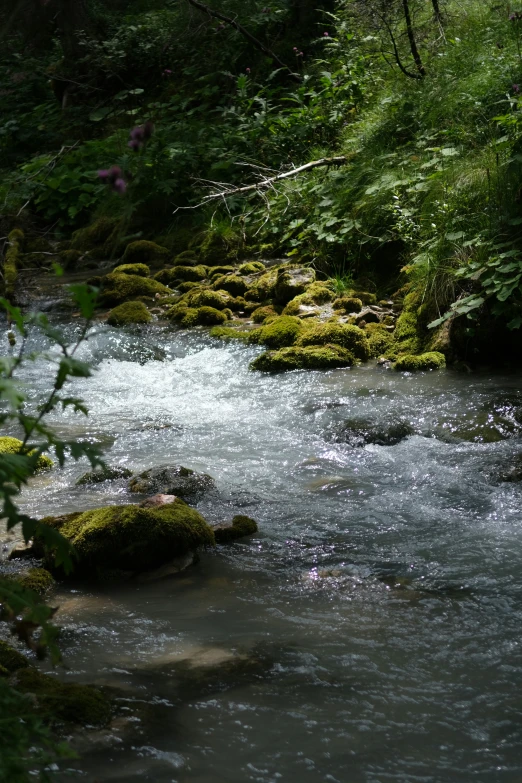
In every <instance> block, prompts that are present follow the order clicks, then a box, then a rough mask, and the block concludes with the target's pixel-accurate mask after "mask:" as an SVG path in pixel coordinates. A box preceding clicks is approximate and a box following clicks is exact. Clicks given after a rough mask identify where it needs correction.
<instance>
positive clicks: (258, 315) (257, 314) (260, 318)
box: [251, 305, 277, 324]
mask: <svg viewBox="0 0 522 783" xmlns="http://www.w3.org/2000/svg"><path fill="white" fill-rule="evenodd" d="M274 315H277V311H276V310H275V308H274V307H272V305H265V306H264V307H257V308H256V309H255V310H254V311H253V313H252V316H251V318H252V320H253V322H254V323H255V324H262V323H263V322H264V321H266V319H267V318H270V317H272V316H274Z"/></svg>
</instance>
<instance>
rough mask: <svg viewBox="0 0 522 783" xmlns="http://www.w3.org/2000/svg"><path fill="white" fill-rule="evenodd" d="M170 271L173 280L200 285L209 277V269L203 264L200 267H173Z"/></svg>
mask: <svg viewBox="0 0 522 783" xmlns="http://www.w3.org/2000/svg"><path fill="white" fill-rule="evenodd" d="M164 271H168V273H169V275H170V278H171V280H173V281H174V280H180V281H182V282H188V283H200V282H201V281H202V280H205V278H206V277H207V268H206V267H205V266H203V265H202V264H198V266H173V267H172V269H168V270H164Z"/></svg>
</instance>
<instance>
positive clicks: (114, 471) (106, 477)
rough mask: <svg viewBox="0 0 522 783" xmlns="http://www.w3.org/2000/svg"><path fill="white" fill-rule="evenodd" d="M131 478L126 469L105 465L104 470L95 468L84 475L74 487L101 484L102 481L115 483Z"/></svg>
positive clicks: (130, 472)
mask: <svg viewBox="0 0 522 783" xmlns="http://www.w3.org/2000/svg"><path fill="white" fill-rule="evenodd" d="M131 476H132V470H129V469H128V468H111V467H110V466H109V465H107V466H106V467H104V468H97V469H96V470H89V471H88V472H87V473H84V474H83V476H80V478H79V479H78V481H77V482H76V486H77V487H83V486H85V485H86V484H101V483H102V482H104V481H116V480H117V479H126V478H130V477H131Z"/></svg>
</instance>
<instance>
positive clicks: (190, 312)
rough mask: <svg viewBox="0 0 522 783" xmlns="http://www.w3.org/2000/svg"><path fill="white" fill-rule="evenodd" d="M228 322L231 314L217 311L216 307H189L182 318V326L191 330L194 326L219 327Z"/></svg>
mask: <svg viewBox="0 0 522 783" xmlns="http://www.w3.org/2000/svg"><path fill="white" fill-rule="evenodd" d="M170 317H172V316H170ZM228 320H229V314H228V313H227V312H225V311H223V310H216V308H215V307H187V308H186V310H185V312H184V313H183V314H182V316H181V320H180V324H181V326H183V327H184V328H185V329H190V328H191V327H192V326H218V325H220V324H224V323H226V322H227V321H228Z"/></svg>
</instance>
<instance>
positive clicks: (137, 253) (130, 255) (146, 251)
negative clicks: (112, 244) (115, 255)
mask: <svg viewBox="0 0 522 783" xmlns="http://www.w3.org/2000/svg"><path fill="white" fill-rule="evenodd" d="M169 256H170V251H169V250H168V249H167V248H166V247H162V246H161V245H157V244H156V242H149V241H147V240H146V239H138V240H136V241H135V242H129V244H128V245H127V247H126V248H125V253H124V254H123V258H122V261H123V263H124V264H147V265H152V266H159V265H160V264H165V263H166V262H167V261H168V259H169Z"/></svg>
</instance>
